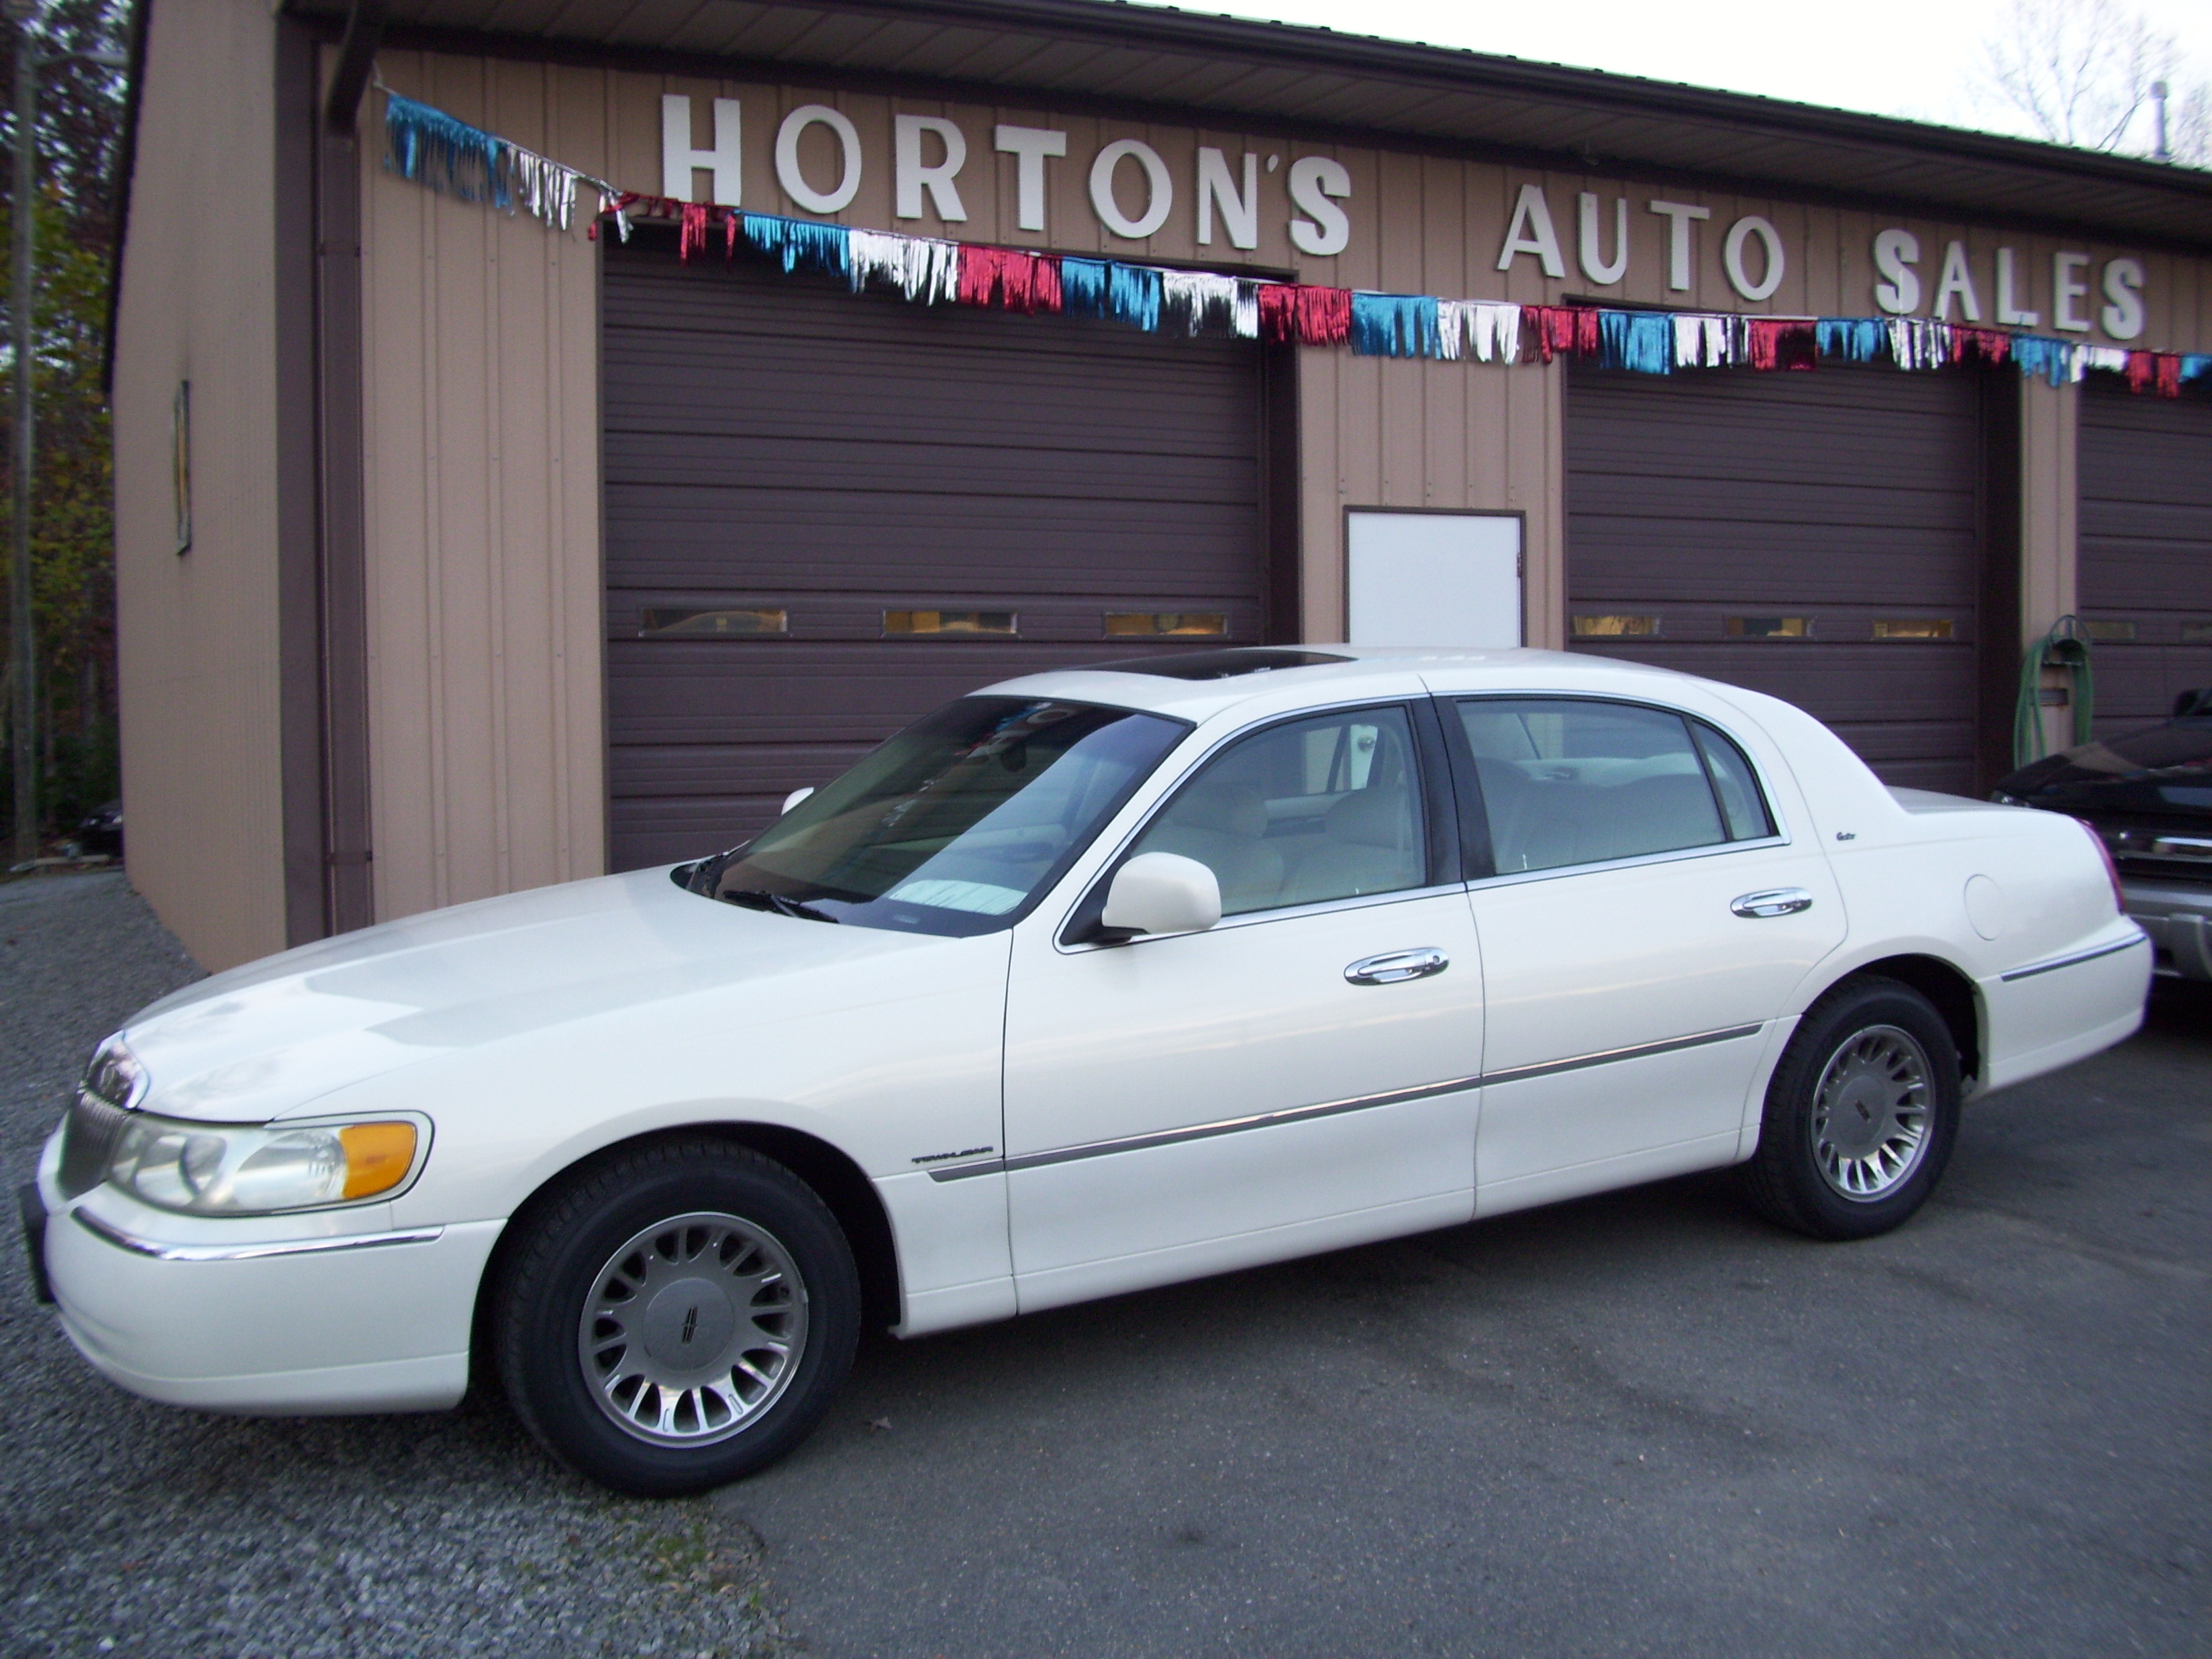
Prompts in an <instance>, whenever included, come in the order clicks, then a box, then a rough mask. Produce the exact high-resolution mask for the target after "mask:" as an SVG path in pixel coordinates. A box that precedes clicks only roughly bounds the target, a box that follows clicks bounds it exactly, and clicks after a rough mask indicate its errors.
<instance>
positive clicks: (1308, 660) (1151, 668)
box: [1084, 646, 1352, 680]
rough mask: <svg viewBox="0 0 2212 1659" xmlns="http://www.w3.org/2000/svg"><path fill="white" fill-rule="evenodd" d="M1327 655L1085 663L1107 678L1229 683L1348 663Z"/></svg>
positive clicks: (1250, 651)
mask: <svg viewBox="0 0 2212 1659" xmlns="http://www.w3.org/2000/svg"><path fill="white" fill-rule="evenodd" d="M1351 660H1352V659H1351V658H1349V657H1338V656H1332V655H1330V654H1329V653H1328V652H1326V651H1284V650H1277V649H1273V648H1271V647H1267V646H1254V647H1247V648H1245V649H1243V650H1237V651H1192V652H1187V653H1182V654H1180V655H1172V656H1171V655H1169V654H1167V653H1161V654H1160V655H1159V656H1157V657H1130V658H1127V659H1124V660H1122V661H1121V662H1094V663H1085V665H1084V666H1085V668H1088V669H1095V670H1097V671H1099V672H1101V673H1106V674H1157V675H1158V676H1160V678H1163V679H1170V680H1232V679H1235V678H1237V676H1238V675H1240V674H1272V673H1273V672H1274V671H1276V670H1277V669H1279V668H1319V667H1321V666H1322V665H1324V664H1326V663H1332V662H1350V661H1351Z"/></svg>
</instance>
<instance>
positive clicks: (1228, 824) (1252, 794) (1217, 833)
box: [1139, 778, 1283, 915]
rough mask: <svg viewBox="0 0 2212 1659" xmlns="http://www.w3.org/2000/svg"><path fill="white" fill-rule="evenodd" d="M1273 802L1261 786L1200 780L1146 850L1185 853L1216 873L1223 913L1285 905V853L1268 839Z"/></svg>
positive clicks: (1147, 839)
mask: <svg viewBox="0 0 2212 1659" xmlns="http://www.w3.org/2000/svg"><path fill="white" fill-rule="evenodd" d="M1266 836H1267V802H1266V801H1264V800H1262V799H1261V798H1260V793H1259V792H1258V791H1257V790H1255V789H1250V788H1247V787H1245V786H1243V784H1238V783H1231V782H1229V781H1226V780H1218V779H1212V778H1200V780H1199V781H1198V782H1197V783H1196V784H1195V785H1194V786H1193V787H1191V788H1189V789H1187V790H1185V791H1184V792H1183V793H1182V795H1180V796H1178V797H1177V798H1176V801H1175V803H1174V805H1171V806H1170V807H1169V808H1168V810H1167V812H1166V814H1165V815H1164V817H1162V818H1161V819H1160V821H1159V823H1157V824H1155V825H1154V826H1153V828H1152V831H1151V833H1150V834H1148V835H1146V837H1145V839H1144V842H1143V844H1142V846H1141V848H1139V850H1140V851H1143V852H1146V853H1180V854H1182V856H1183V857H1185V858H1187V859H1196V860H1198V861H1199V862H1200V864H1203V865H1204V866H1206V868H1208V869H1209V870H1211V871H1212V872H1213V875H1214V879H1215V880H1217V881H1218V882H1219V883H1220V884H1221V912H1222V914H1223V915H1237V914H1238V913H1240V912H1242V911H1246V910H1264V909H1267V908H1272V907H1273V906H1274V905H1276V904H1279V903H1280V902H1282V901H1281V899H1280V898H1279V893H1280V892H1281V890H1282V886H1283V855H1282V854H1281V853H1280V852H1279V851H1278V850H1277V849H1276V848H1273V847H1272V846H1270V845H1269V844H1268V843H1267V840H1266V839H1265V837H1266Z"/></svg>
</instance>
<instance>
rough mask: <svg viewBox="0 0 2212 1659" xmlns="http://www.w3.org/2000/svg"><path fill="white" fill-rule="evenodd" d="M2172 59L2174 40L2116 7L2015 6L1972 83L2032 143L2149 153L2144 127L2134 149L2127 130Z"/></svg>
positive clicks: (2060, 2) (2084, 1) (2095, 1)
mask: <svg viewBox="0 0 2212 1659" xmlns="http://www.w3.org/2000/svg"><path fill="white" fill-rule="evenodd" d="M2179 58H2180V53H2179V48H2178V47H2177V46H2176V45H2175V42H2174V39H2173V37H2172V35H2170V34H2165V33H2160V31H2159V30H2158V29H2157V28H2155V27H2153V25H2152V24H2151V22H2150V20H2149V19H2148V18H2147V17H2145V16H2143V15H2142V14H2140V13H2138V12H2134V11H2130V10H2129V9H2127V8H2126V7H2124V5H2121V4H2119V3H2118V0H2013V3H2012V5H2011V7H2010V9H2008V11H2007V13H2006V14H2005V19H2004V21H2003V22H2002V25H2000V27H1999V29H1998V31H1997V33H1995V34H1993V35H1991V36H1990V38H1989V39H1987V40H1984V42H1983V48H1982V58H1981V62H1980V63H1979V64H1978V65H1977V66H1976V69H1975V70H1974V72H1973V74H1972V80H1973V82H1975V86H1974V90H1975V92H1976V93H1977V94H1978V97H1979V100H1980V101H1981V102H1982V103H1983V104H1984V106H1990V107H1991V108H1993V109H1994V110H1996V111H1997V112H2002V113H2005V114H2008V115H2010V116H2013V117H2015V118H2018V119H2021V120H2023V121H2025V123H2026V124H2027V126H2028V127H2029V128H2030V129H2031V130H2032V131H2033V132H2034V133H2035V134H2036V135H2037V136H2038V137H2042V138H2047V139H2049V140H2050V141H2051V142H2052V143H2059V144H2072V145H2075V146H2078V147H2080V148H2082V149H2106V150H2110V149H2121V148H2123V147H2124V148H2127V149H2140V150H2146V151H2147V150H2148V149H2150V148H2151V143H2150V139H2149V136H2148V123H2147V122H2144V123H2141V124H2140V125H2142V126H2143V127H2144V129H2145V130H2144V131H2142V133H2140V134H2135V135H2132V137H2133V138H2134V142H2130V137H2131V133H2130V129H2132V128H2135V127H2136V126H2137V125H2139V123H2138V120H2137V118H2138V117H2139V116H2142V115H2144V114H2145V113H2146V111H2147V106H2148V104H2149V102H2150V97H2151V85H2152V83H2153V82H2156V81H2160V80H2166V81H2171V80H2172V78H2173V75H2174V71H2175V70H2176V68H2177V66H2178V64H2179ZM2199 90H2200V91H2201V90H2202V89H2201V88H2199ZM2169 126H2171V116H2169ZM2176 149H2177V154H2178V153H2179V147H2178V146H2177V147H2176Z"/></svg>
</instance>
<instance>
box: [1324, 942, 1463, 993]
mask: <svg viewBox="0 0 2212 1659" xmlns="http://www.w3.org/2000/svg"><path fill="white" fill-rule="evenodd" d="M1450 966H1451V958H1450V957H1448V956H1446V955H1445V954H1444V953H1443V951H1439V950H1437V947H1436V946H1435V945H1417V946H1416V947H1415V948H1414V949H1413V950H1411V951H1384V952H1383V954H1382V955H1381V956H1379V957H1360V958H1359V960H1358V961H1357V962H1355V963H1352V966H1350V967H1349V968H1347V969H1345V970H1344V976H1345V978H1346V979H1348V980H1350V981H1352V983H1353V984H1354V985H1395V984H1397V983H1398V982H1399V981H1401V980H1408V979H1426V978H1427V977H1428V976H1429V975H1431V974H1441V973H1442V972H1443V970H1444V969H1447V968H1449V967H1450Z"/></svg>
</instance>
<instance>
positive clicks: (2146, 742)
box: [1992, 686, 2212, 980]
mask: <svg viewBox="0 0 2212 1659" xmlns="http://www.w3.org/2000/svg"><path fill="white" fill-rule="evenodd" d="M1992 799H1996V800H1998V801H2001V802H2003V803H2004V804H2005V805H2012V806H2039V807H2043V808H2045V810H2047V811H2053V812H2069V813H2071V814H2072V815H2073V816H2074V817H2077V818H2080V819H2081V820H2082V821H2083V822H2084V823H2087V824H2088V825H2089V826H2090V828H2092V829H2094V830H2095V831H2096V832H2097V834H2098V836H2100V837H2101V838H2102V840H2103V841H2104V843H2105V847H2106V850H2107V851H2109V852H2110V853H2111V854H2112V862H2113V863H2114V865H2115V866H2118V870H2119V872H2120V890H2121V891H2122V893H2123V894H2124V896H2125V902H2126V908H2127V913H2128V914H2129V915H2130V916H2132V917H2134V918H2135V920H2136V921H2137V922H2138V923H2140V924H2141V925H2142V930H2143V932H2145V933H2148V934H2149V935H2150V939H2151V943H2152V944H2153V945H2155V946H2157V948H2158V971H2159V972H2160V973H2161V974H2169V975H2179V976H2180V977H2182V978H2184V979H2196V980H2212V686H2206V687H2204V688H2203V690H2197V691H2185V692H2183V693H2182V694H2181V696H2179V697H2178V698H2176V699H2175V700H2174V705H2173V718H2172V720H2168V721H2167V722H2166V724H2165V725H2163V726H2146V727H2144V728H2143V729H2142V731H2140V732H2128V733H2126V734H2125V735H2124V736H2122V737H2117V738H2105V739H2104V740H2103V741H2101V742H2099V743H2085V744H2081V746H2080V747H2079V748H2076V749H2069V750H2065V751H2064V752H2063V754H2057V755H2051V756H2049V757H2045V759H2043V760H2039V761H2037V762H2035V763H2033V764H2032V765H2028V766H2023V767H2022V768H2021V769H2020V770H2019V771H2017V772H2015V773H2014V774H2013V775H2011V776H2010V777H2008V778H2007V779H2006V780H2005V781H2003V782H2002V783H2001V784H1999V785H1998V786H1997V788H1996V794H1995V795H1994V796H1993V797H1992Z"/></svg>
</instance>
